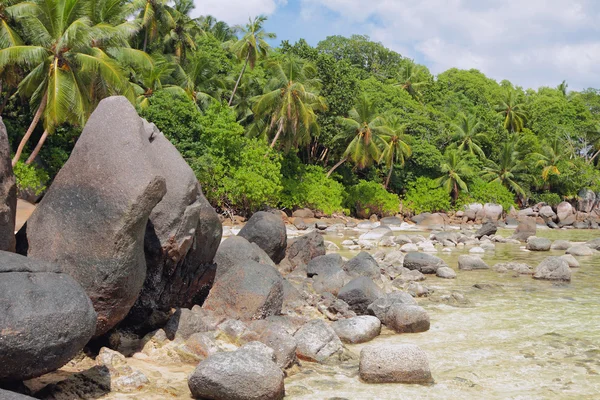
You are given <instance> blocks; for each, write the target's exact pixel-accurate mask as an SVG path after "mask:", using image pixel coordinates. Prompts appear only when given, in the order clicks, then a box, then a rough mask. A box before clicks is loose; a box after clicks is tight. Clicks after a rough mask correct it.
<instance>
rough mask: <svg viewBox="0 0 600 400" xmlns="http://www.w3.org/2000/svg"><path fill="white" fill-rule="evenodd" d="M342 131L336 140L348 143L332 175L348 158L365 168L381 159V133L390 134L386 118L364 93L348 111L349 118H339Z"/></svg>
mask: <svg viewBox="0 0 600 400" xmlns="http://www.w3.org/2000/svg"><path fill="white" fill-rule="evenodd" d="M338 123H339V124H340V125H341V127H342V133H340V134H339V135H337V136H336V137H335V138H334V139H333V140H334V141H344V142H346V143H348V145H347V147H346V150H345V151H344V154H343V155H342V159H341V160H340V161H339V162H338V163H337V164H335V165H334V166H333V168H331V170H329V172H328V173H327V176H330V175H331V174H332V173H333V171H335V170H336V169H337V168H338V167H339V166H340V165H342V164H343V163H344V162H346V161H347V160H350V161H352V162H353V163H354V164H355V165H356V167H357V168H361V169H362V168H365V167H368V166H369V165H371V164H373V162H378V161H379V160H380V159H381V147H382V145H384V141H383V139H382V137H381V136H380V135H383V134H390V133H391V132H390V130H389V128H388V127H387V126H386V125H385V119H384V118H383V117H382V116H380V115H378V114H377V112H376V109H375V105H374V104H373V103H372V102H370V101H369V100H368V99H367V97H366V96H365V95H364V94H363V95H362V96H361V97H359V99H358V102H357V104H356V107H354V108H353V109H352V110H350V112H349V113H348V118H339V119H338Z"/></svg>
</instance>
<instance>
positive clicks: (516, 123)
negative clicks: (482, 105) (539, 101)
mask: <svg viewBox="0 0 600 400" xmlns="http://www.w3.org/2000/svg"><path fill="white" fill-rule="evenodd" d="M495 109H496V112H497V113H498V114H500V115H502V117H503V118H504V128H505V129H507V130H509V131H511V132H521V131H522V130H523V125H524V124H525V120H526V118H527V114H526V113H525V110H524V104H523V103H520V102H519V99H518V94H517V92H516V91H515V90H511V89H509V90H507V91H506V92H505V95H504V98H503V99H502V100H501V101H500V103H498V105H497V106H496V108H495Z"/></svg>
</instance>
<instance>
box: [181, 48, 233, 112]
mask: <svg viewBox="0 0 600 400" xmlns="http://www.w3.org/2000/svg"><path fill="white" fill-rule="evenodd" d="M175 67H176V70H175V72H174V77H175V81H176V82H179V85H180V86H181V87H182V88H183V89H184V90H185V91H186V93H187V94H188V97H190V98H191V99H192V100H194V102H195V103H196V104H197V105H198V106H199V107H200V108H202V109H205V108H206V107H208V106H209V104H210V103H212V102H215V101H216V102H220V101H221V99H222V98H223V94H224V93H225V91H226V90H227V87H228V85H227V83H228V78H229V77H228V76H224V75H221V74H219V73H218V65H217V64H216V63H215V60H214V59H213V58H211V57H210V56H209V55H207V54H204V53H200V52H195V53H194V54H192V56H191V57H190V58H189V59H188V62H187V63H186V64H185V65H184V66H182V65H181V64H177V65H175Z"/></svg>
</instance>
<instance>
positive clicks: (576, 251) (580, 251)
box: [567, 244, 597, 256]
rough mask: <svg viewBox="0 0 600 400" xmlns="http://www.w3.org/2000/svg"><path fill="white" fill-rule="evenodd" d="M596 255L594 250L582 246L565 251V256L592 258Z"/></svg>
mask: <svg viewBox="0 0 600 400" xmlns="http://www.w3.org/2000/svg"><path fill="white" fill-rule="evenodd" d="M596 253H597V252H596V250H594V249H592V248H590V247H589V246H586V245H583V244H581V245H576V246H572V247H569V248H568V249H567V254H571V255H574V256H593V255H594V254H596Z"/></svg>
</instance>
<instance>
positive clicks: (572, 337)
mask: <svg viewBox="0 0 600 400" xmlns="http://www.w3.org/2000/svg"><path fill="white" fill-rule="evenodd" d="M402 233H407V234H409V235H410V234H415V232H402ZM510 233H511V232H510V231H503V232H501V234H502V235H503V236H508V235H509V234H510ZM353 236H356V234H353ZM424 236H427V234H424ZM538 236H544V237H549V238H552V239H566V240H572V241H585V240H589V239H591V238H593V237H600V232H599V231H578V230H566V231H563V230H561V231H551V230H544V231H539V232H538ZM327 239H328V240H334V241H336V242H339V241H341V240H343V239H345V238H339V237H330V238H327ZM453 250H454V251H453V252H452V254H450V255H448V254H445V253H442V252H439V253H438V254H437V255H438V256H439V257H441V258H443V259H444V260H445V261H446V262H447V263H448V265H449V266H450V267H452V268H454V269H455V270H456V271H457V274H458V277H457V279H455V280H444V279H439V278H437V277H435V276H433V277H432V276H428V277H427V279H426V280H425V281H423V282H421V283H422V284H424V285H425V286H427V287H429V288H430V289H432V290H434V293H433V295H432V296H431V297H430V298H421V299H419V300H418V301H419V303H420V304H421V305H422V306H423V307H424V308H425V309H426V310H427V311H428V312H429V314H430V317H431V329H430V330H429V331H428V332H424V333H418V334H401V335H398V334H394V333H393V332H391V331H384V333H383V334H382V335H381V336H380V337H378V338H377V339H375V340H374V341H372V342H370V343H368V344H373V343H376V344H386V343H390V344H391V343H413V344H417V345H419V346H420V347H421V348H422V349H423V350H425V352H426V353H427V354H428V357H429V362H430V367H431V372H432V375H433V377H434V379H435V384H433V385H431V386H420V385H397V384H383V385H372V384H365V383H362V382H361V381H360V379H359V377H358V361H357V360H354V361H349V362H347V363H345V364H343V365H341V366H340V365H338V366H322V365H316V364H311V363H304V365H303V369H302V371H301V372H300V373H298V374H296V375H294V376H292V377H290V378H288V379H287V380H286V391H287V393H288V397H289V398H290V399H298V400H300V399H333V398H346V399H599V398H600V257H578V260H579V262H580V264H581V268H577V269H573V270H572V271H573V276H572V281H571V283H569V284H563V283H552V282H545V281H536V280H533V279H532V278H531V276H514V275H513V274H512V273H511V272H509V273H505V274H500V273H497V272H495V271H493V270H484V271H459V270H458V268H457V258H458V255H459V254H464V253H466V252H467V251H468V249H462V250H458V249H453ZM562 254H564V251H551V252H543V253H534V252H527V251H524V250H523V249H521V246H520V245H515V244H496V250H495V251H488V252H486V254H485V255H483V259H484V260H485V261H486V262H487V263H488V264H489V265H490V266H491V265H494V264H496V263H498V262H505V261H518V262H524V263H527V264H529V265H531V266H533V267H535V266H537V264H538V263H539V262H540V261H541V260H542V259H544V258H545V257H547V256H550V255H562ZM344 255H346V256H350V255H351V254H350V253H348V252H346V253H344ZM476 284H477V285H478V286H479V287H481V288H476V287H474V285H476ZM452 293H457V294H460V295H462V296H464V298H466V299H467V304H448V303H447V302H445V301H444V300H442V299H443V298H444V296H445V295H452ZM446 297H447V296H446ZM362 346H364V345H356V346H349V349H350V350H351V351H353V352H354V353H356V354H358V353H359V352H360V349H361V348H362ZM286 398H287V397H286Z"/></svg>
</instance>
